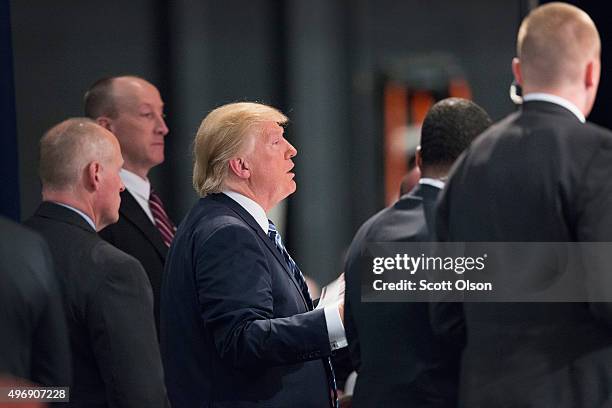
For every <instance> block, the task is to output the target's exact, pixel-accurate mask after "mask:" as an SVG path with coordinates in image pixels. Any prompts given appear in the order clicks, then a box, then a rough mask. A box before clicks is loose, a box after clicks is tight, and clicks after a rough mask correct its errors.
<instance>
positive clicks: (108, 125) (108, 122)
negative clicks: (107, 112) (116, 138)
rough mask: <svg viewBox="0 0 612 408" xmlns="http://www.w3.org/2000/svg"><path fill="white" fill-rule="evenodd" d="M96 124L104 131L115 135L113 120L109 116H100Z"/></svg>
mask: <svg viewBox="0 0 612 408" xmlns="http://www.w3.org/2000/svg"><path fill="white" fill-rule="evenodd" d="M96 123H97V124H98V125H100V126H102V127H103V128H104V129H106V130H108V131H109V132H111V133H113V120H112V119H111V118H109V117H108V116H100V117H98V118H96Z"/></svg>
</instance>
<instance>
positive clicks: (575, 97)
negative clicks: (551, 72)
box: [523, 86, 587, 116]
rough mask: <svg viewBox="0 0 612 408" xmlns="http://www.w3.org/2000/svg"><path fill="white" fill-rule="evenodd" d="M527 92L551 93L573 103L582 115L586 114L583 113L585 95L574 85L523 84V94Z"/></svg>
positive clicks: (525, 94) (527, 93)
mask: <svg viewBox="0 0 612 408" xmlns="http://www.w3.org/2000/svg"><path fill="white" fill-rule="evenodd" d="M529 94H548V95H553V96H556V97H559V98H562V99H565V100H566V101H568V102H570V103H571V104H572V105H574V106H575V107H576V108H577V109H578V110H579V111H580V112H581V113H582V114H583V115H584V116H587V114H586V113H585V111H586V109H585V105H586V96H585V95H584V93H583V92H580V90H578V89H576V87H571V88H570V87H565V88H564V87H537V86H525V87H524V88H523V96H527V95H529Z"/></svg>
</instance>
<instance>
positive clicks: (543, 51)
mask: <svg viewBox="0 0 612 408" xmlns="http://www.w3.org/2000/svg"><path fill="white" fill-rule="evenodd" d="M516 48H517V50H516V51H517V56H518V58H519V60H520V63H521V71H522V80H523V82H524V85H523V86H524V87H525V86H527V87H536V88H544V89H546V88H549V89H555V88H560V87H565V86H571V85H573V84H576V83H577V82H580V81H582V80H583V75H584V67H585V65H586V63H587V61H589V60H590V59H593V58H597V60H599V54H600V50H601V43H600V39H599V34H598V32H597V28H596V27H595V24H594V23H593V21H592V20H591V18H590V17H589V16H588V14H586V13H585V12H584V11H582V10H580V9H579V8H577V7H575V6H572V5H569V4H565V3H558V2H554V3H548V4H545V5H542V6H540V7H537V8H535V9H534V10H533V11H531V13H529V15H528V16H527V17H525V19H524V20H523V22H522V24H521V27H520V29H519V32H518V38H517V46H516Z"/></svg>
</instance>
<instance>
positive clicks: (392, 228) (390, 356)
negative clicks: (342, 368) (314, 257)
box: [344, 184, 458, 407]
mask: <svg viewBox="0 0 612 408" xmlns="http://www.w3.org/2000/svg"><path fill="white" fill-rule="evenodd" d="M439 191H440V190H439V189H438V188H436V187H434V186H430V185H427V184H419V185H417V186H416V187H415V188H414V189H413V190H412V191H411V192H410V193H408V194H405V195H403V196H402V197H401V198H400V200H399V201H397V202H396V203H395V204H394V205H392V206H391V207H388V208H385V209H384V210H382V211H381V212H379V213H378V214H376V215H374V216H373V217H372V218H370V219H369V220H368V221H366V222H365V224H363V226H362V227H361V228H360V229H359V231H358V232H357V234H356V235H355V238H354V239H353V242H352V244H351V246H350V248H349V252H348V255H347V261H346V266H345V279H346V297H345V312H344V313H345V329H346V336H347V339H348V341H349V349H350V351H351V358H352V360H353V361H354V363H355V366H356V368H357V370H358V373H359V375H358V377H357V383H356V385H355V392H354V396H353V406H355V407H408V406H415V407H451V406H454V404H456V398H457V395H456V391H457V374H458V358H457V357H456V355H457V351H455V352H454V353H453V352H452V350H449V349H447V348H446V347H445V346H446V345H445V344H442V343H441V342H440V341H438V339H437V338H436V337H435V336H434V334H433V332H432V329H431V326H430V322H429V310H428V305H427V303H378V302H376V303H365V302H364V303H362V302H361V274H362V269H361V268H362V265H364V263H365V264H368V261H367V258H368V257H367V256H366V253H367V248H366V246H367V244H368V243H374V242H420V241H429V240H430V235H429V231H430V228H432V227H433V216H434V207H435V202H436V197H437V195H438V192H439ZM370 265H371V263H370ZM369 273H370V274H371V266H370V270H369Z"/></svg>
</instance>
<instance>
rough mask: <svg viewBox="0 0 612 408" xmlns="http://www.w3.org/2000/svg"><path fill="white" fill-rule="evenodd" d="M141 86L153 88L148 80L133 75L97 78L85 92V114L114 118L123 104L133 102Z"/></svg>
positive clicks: (93, 116) (95, 117)
mask: <svg viewBox="0 0 612 408" xmlns="http://www.w3.org/2000/svg"><path fill="white" fill-rule="evenodd" d="M143 88H149V89H150V88H154V89H155V91H157V88H155V86H154V85H152V84H151V83H150V82H148V81H146V80H145V79H143V78H140V77H138V76H135V75H125V76H118V77H106V78H102V79H99V80H97V81H96V82H94V84H93V85H92V86H91V87H89V89H88V90H87V92H85V98H84V104H85V116H87V117H88V118H91V119H94V120H95V119H97V118H99V117H101V116H108V117H109V118H115V117H117V115H118V114H119V112H120V111H121V109H122V108H123V107H124V106H125V105H130V104H134V103H135V100H136V99H137V95H138V93H139V92H141V91H142V89H143Z"/></svg>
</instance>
